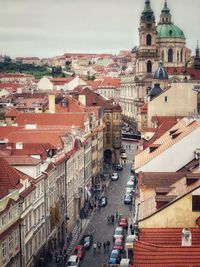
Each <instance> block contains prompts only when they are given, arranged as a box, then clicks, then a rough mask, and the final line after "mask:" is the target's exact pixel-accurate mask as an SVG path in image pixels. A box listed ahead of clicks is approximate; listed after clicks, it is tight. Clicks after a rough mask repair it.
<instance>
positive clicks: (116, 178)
mask: <svg viewBox="0 0 200 267" xmlns="http://www.w3.org/2000/svg"><path fill="white" fill-rule="evenodd" d="M118 179H119V175H118V173H117V172H113V173H112V176H111V180H112V181H117V180H118Z"/></svg>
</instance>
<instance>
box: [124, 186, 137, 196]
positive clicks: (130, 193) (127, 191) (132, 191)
mask: <svg viewBox="0 0 200 267" xmlns="http://www.w3.org/2000/svg"><path fill="white" fill-rule="evenodd" d="M134 192H135V191H134V190H133V189H132V188H128V187H127V188H126V192H125V195H131V196H132V197H133V195H134Z"/></svg>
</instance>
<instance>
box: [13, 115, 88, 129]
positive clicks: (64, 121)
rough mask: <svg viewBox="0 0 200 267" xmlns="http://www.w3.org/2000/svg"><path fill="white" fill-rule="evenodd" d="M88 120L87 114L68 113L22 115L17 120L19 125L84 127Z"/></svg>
mask: <svg viewBox="0 0 200 267" xmlns="http://www.w3.org/2000/svg"><path fill="white" fill-rule="evenodd" d="M86 119H87V113H85V112H79V113H78V112H66V113H22V114H20V115H19V116H18V117H17V119H16V123H18V125H25V124H36V125H49V126H50V125H54V126H64V125H65V126H70V125H76V126H80V127H82V128H83V127H84V122H85V121H86Z"/></svg>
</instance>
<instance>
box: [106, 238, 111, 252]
mask: <svg viewBox="0 0 200 267" xmlns="http://www.w3.org/2000/svg"><path fill="white" fill-rule="evenodd" d="M106 245H107V252H109V250H110V241H109V240H108V241H107V242H106Z"/></svg>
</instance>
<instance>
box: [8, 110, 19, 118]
mask: <svg viewBox="0 0 200 267" xmlns="http://www.w3.org/2000/svg"><path fill="white" fill-rule="evenodd" d="M19 114H20V112H19V111H18V110H16V108H13V109H10V110H9V111H8V112H6V115H5V117H17V116H18V115H19Z"/></svg>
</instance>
